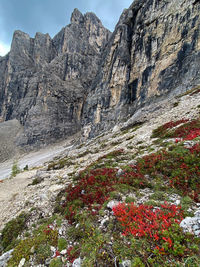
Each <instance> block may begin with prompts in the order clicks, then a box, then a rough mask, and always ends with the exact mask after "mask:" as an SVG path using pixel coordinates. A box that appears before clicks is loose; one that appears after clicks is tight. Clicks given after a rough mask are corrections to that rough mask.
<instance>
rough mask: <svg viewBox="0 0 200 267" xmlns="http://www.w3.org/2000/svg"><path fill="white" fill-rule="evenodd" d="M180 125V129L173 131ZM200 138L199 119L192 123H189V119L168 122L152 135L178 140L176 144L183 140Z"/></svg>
mask: <svg viewBox="0 0 200 267" xmlns="http://www.w3.org/2000/svg"><path fill="white" fill-rule="evenodd" d="M180 124H182V125H180ZM178 125H180V126H179V127H178V128H175V129H173V128H174V127H176V126H178ZM169 130H170V131H169ZM198 136H200V119H199V118H198V119H195V120H191V121H189V120H188V119H182V120H178V121H175V122H174V121H171V122H168V123H166V124H164V125H162V126H160V127H158V128H157V129H155V130H154V131H153V134H152V137H162V138H163V137H173V138H176V143H177V142H179V141H181V140H193V139H195V138H196V137H198Z"/></svg>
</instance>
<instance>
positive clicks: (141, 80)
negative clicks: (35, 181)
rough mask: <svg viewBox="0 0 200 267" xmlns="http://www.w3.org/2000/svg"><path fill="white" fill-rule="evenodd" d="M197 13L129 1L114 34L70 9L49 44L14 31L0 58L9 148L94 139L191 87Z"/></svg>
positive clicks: (181, 1)
mask: <svg viewBox="0 0 200 267" xmlns="http://www.w3.org/2000/svg"><path fill="white" fill-rule="evenodd" d="M199 10H200V6H199V1H195V0H173V1H159V0H155V1H153V0H148V1H146V0H142V1H141V0H140V1H139V0H136V1H134V2H133V4H132V5H131V6H130V7H129V8H128V9H126V10H124V12H123V14H122V15H121V17H120V19H119V22H118V23H117V25H116V27H115V30H114V32H113V33H110V32H109V31H108V30H107V29H105V28H104V27H103V25H102V23H101V21H100V20H99V19H98V18H97V17H96V16H95V14H93V13H87V14H85V15H82V14H81V13H80V12H79V11H78V10H77V9H75V10H74V12H73V14H72V16H71V24H70V25H68V26H66V27H64V28H63V29H62V30H61V31H60V32H59V33H58V34H57V35H56V36H55V37H54V38H53V39H51V38H50V36H49V35H48V34H41V33H37V34H36V36H35V38H30V37H29V36H28V35H27V34H25V33H23V32H21V31H16V32H15V33H14V35H13V41H12V46H11V51H10V52H9V53H8V54H7V55H6V56H5V57H3V58H0V118H1V121H8V120H12V119H17V120H18V121H19V122H20V124H21V125H22V126H23V129H24V130H23V133H21V132H20V133H19V135H17V137H16V140H15V143H16V144H17V145H18V146H20V147H28V148H30V147H39V146H41V145H44V144H49V143H52V142H55V141H57V140H61V139H64V138H67V137H68V136H70V135H73V134H74V133H77V132H81V133H82V136H84V137H85V138H87V137H93V136H95V135H97V134H99V133H101V132H102V131H105V130H108V129H110V128H112V127H114V126H115V124H116V123H119V122H122V121H124V120H126V119H127V118H129V117H131V116H132V115H133V114H134V113H135V112H136V111H137V110H139V109H140V108H141V107H143V106H144V105H149V104H151V105H153V103H155V102H157V101H160V100H161V99H163V98H166V97H170V96H172V95H176V94H179V93H181V92H184V91H186V89H188V88H189V89H190V88H192V87H194V86H196V85H198V84H199V83H200V73H199V72H200V70H199V64H200V29H199V28H200V19H199Z"/></svg>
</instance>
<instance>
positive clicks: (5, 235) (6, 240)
mask: <svg viewBox="0 0 200 267" xmlns="http://www.w3.org/2000/svg"><path fill="white" fill-rule="evenodd" d="M28 218H29V214H26V213H21V214H20V215H19V216H17V217H16V218H15V219H12V220H11V221H9V222H8V223H7V224H6V225H5V227H4V228H3V230H2V237H1V242H0V244H1V246H2V247H3V250H4V251H7V250H10V249H11V248H13V247H14V246H15V245H16V243H17V237H18V236H19V234H21V233H22V232H23V231H24V229H26V223H27V220H28Z"/></svg>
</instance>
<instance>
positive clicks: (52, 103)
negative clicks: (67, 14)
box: [0, 9, 110, 149]
mask: <svg viewBox="0 0 200 267" xmlns="http://www.w3.org/2000/svg"><path fill="white" fill-rule="evenodd" d="M109 36H110V32H109V31H108V30H107V29H105V28H104V27H103V25H102V23H101V21H100V20H99V19H98V18H97V17H96V16H95V15H94V14H93V13H86V14H85V15H82V14H81V13H80V11H78V10H77V9H75V10H74V12H73V14H72V17H71V24H70V25H68V26H66V27H64V28H63V29H62V30H61V31H60V32H59V33H58V34H57V35H56V36H55V37H54V38H53V39H51V38H50V36H49V35H48V34H42V33H36V35H35V38H30V36H29V35H28V34H26V33H23V32H21V31H15V33H14V35H13V40H12V45H11V51H10V53H9V54H8V55H7V56H6V57H3V58H1V59H0V121H7V120H11V119H14V118H15V119H17V120H18V121H19V122H20V124H21V125H22V126H23V133H21V134H20V135H19V136H18V137H17V138H16V140H15V144H16V145H17V146H21V147H24V148H27V149H31V148H33V147H39V146H41V145H45V144H49V143H52V142H55V141H57V140H59V139H63V138H65V137H66V136H69V135H73V134H74V133H76V132H78V131H80V127H81V111H82V106H83V102H84V99H85V96H86V94H87V91H88V88H89V87H90V84H91V82H92V80H93V79H94V77H95V76H96V73H97V70H98V65H99V61H100V58H101V51H102V50H103V48H104V46H105V44H106V43H107V41H108V38H109Z"/></svg>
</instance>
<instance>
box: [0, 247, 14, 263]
mask: <svg viewBox="0 0 200 267" xmlns="http://www.w3.org/2000/svg"><path fill="white" fill-rule="evenodd" d="M12 252H13V249H11V250H9V251H7V252H6V253H4V254H3V255H1V256H0V267H5V266H6V263H7V262H8V260H9V259H10V258H11V254H12Z"/></svg>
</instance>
